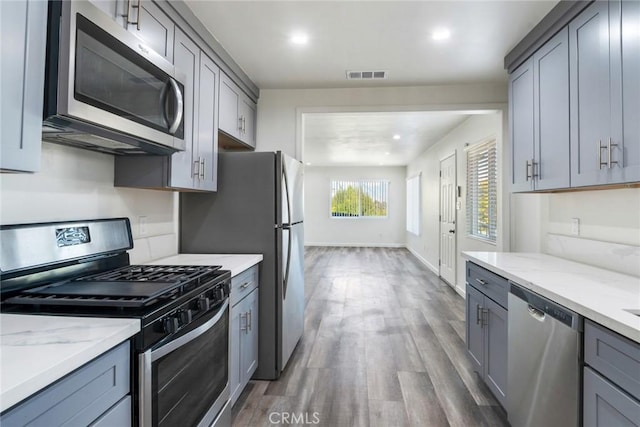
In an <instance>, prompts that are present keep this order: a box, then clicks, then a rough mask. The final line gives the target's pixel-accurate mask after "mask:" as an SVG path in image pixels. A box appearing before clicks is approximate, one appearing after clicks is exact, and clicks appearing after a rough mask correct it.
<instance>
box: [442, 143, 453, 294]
mask: <svg viewBox="0 0 640 427" xmlns="http://www.w3.org/2000/svg"><path fill="white" fill-rule="evenodd" d="M456 189H457V187H456V154H455V153H453V154H452V155H450V156H449V157H447V158H446V159H444V160H441V161H440V277H442V278H443V279H444V280H446V281H447V282H448V283H449V284H450V285H453V286H455V284H456V259H457V256H456V196H457V194H456Z"/></svg>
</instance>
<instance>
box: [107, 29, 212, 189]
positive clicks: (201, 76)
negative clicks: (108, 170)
mask: <svg viewBox="0 0 640 427" xmlns="http://www.w3.org/2000/svg"><path fill="white" fill-rule="evenodd" d="M174 56H175V61H176V65H178V64H179V66H180V69H181V70H182V72H184V73H185V75H186V80H185V85H184V140H185V146H186V147H185V150H184V151H180V152H178V153H174V154H172V155H171V156H118V157H116V161H115V185H116V186H121V187H140V188H158V189H174V190H195V191H216V190H217V178H218V168H217V164H218V143H217V138H218V134H217V129H218V123H217V112H216V107H217V105H218V85H219V83H218V79H219V77H220V69H219V68H218V66H217V65H215V63H214V62H213V61H212V60H211V59H210V58H209V57H207V56H206V55H205V54H204V53H203V52H202V51H201V50H200V49H199V48H198V46H197V45H196V44H195V43H194V42H193V41H192V40H191V39H190V38H188V37H187V36H186V35H185V34H184V33H183V32H182V31H180V30H179V29H177V28H176V30H175V47H174Z"/></svg>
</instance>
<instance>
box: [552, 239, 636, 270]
mask: <svg viewBox="0 0 640 427" xmlns="http://www.w3.org/2000/svg"><path fill="white" fill-rule="evenodd" d="M543 251H544V252H545V253H547V254H549V255H553V256H557V257H560V258H564V259H568V260H572V261H577V262H581V263H584V264H590V265H594V266H596V267H601V268H605V269H607V270H612V271H617V272H619V273H624V274H629V275H632V276H636V277H640V247H638V246H632V245H624V244H620V243H611V242H601V241H598V240H591V239H584V238H580V237H571V236H563V235H560V234H552V233H549V234H547V235H546V239H545V242H544V247H543Z"/></svg>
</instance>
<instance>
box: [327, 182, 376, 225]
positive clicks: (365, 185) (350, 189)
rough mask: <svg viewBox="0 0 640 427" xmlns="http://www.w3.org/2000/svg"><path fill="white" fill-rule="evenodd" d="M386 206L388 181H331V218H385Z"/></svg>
mask: <svg viewBox="0 0 640 427" xmlns="http://www.w3.org/2000/svg"><path fill="white" fill-rule="evenodd" d="M388 205H389V181H385V180H358V181H349V180H332V181H331V216H332V217H333V218H386V217H387V210H388Z"/></svg>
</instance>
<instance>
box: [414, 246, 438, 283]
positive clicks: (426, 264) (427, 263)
mask: <svg viewBox="0 0 640 427" xmlns="http://www.w3.org/2000/svg"><path fill="white" fill-rule="evenodd" d="M406 248H407V250H408V251H409V252H411V253H412V254H413V256H414V257H416V258H418V260H419V261H420V262H421V263H423V264H424V265H425V266H426V267H427V268H428V269H429V270H431V271H432V272H433V273H434V274H435V275H436V276H439V275H440V272H439V271H438V269H437V268H435V267H434V266H433V265H432V264H431V263H430V262H429V261H427V260H426V259H424V258H423V257H422V256H420V254H418V252H416V251H414V250H413V249H411V248H410V247H408V246H407V247H406Z"/></svg>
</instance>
